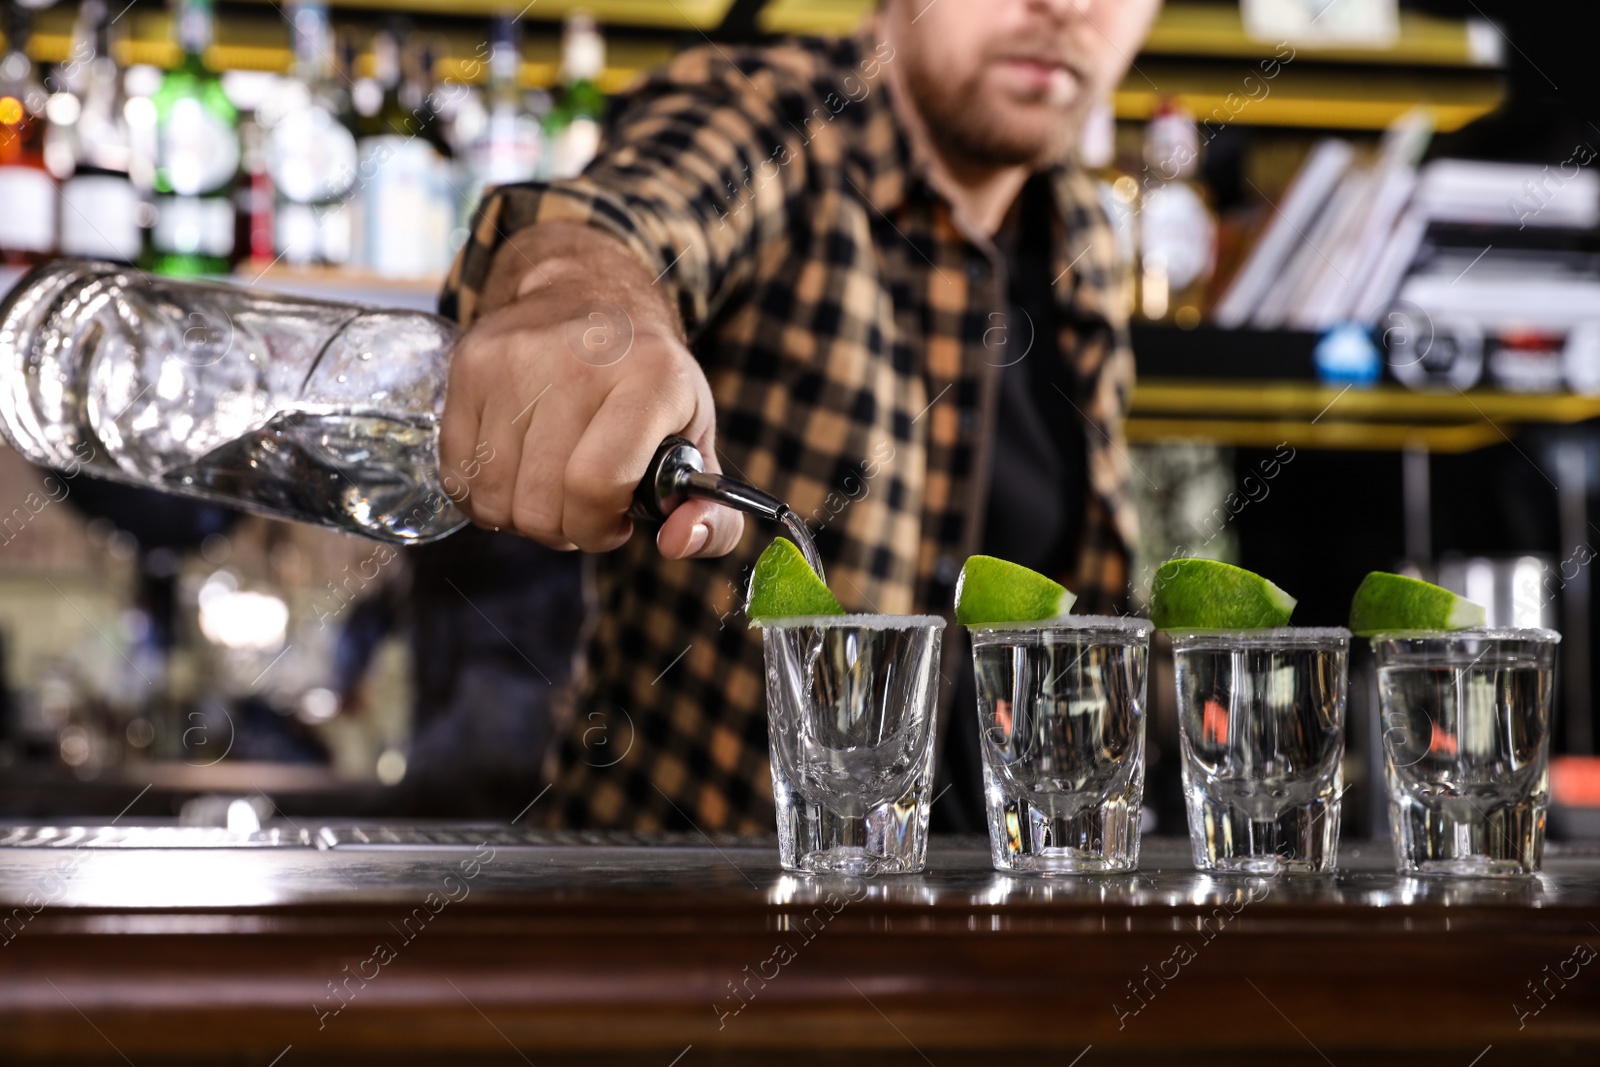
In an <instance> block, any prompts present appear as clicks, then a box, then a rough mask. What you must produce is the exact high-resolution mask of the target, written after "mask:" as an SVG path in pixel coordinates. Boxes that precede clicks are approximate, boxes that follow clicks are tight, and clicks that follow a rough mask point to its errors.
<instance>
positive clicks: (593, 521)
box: [562, 381, 696, 552]
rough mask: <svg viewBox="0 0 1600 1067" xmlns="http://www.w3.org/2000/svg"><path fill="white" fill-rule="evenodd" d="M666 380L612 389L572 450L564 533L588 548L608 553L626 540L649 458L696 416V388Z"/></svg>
mask: <svg viewBox="0 0 1600 1067" xmlns="http://www.w3.org/2000/svg"><path fill="white" fill-rule="evenodd" d="M663 384H664V386H665V387H663V385H658V384H652V385H650V386H648V387H644V388H641V387H637V386H634V385H632V384H631V383H625V384H623V385H620V386H618V387H617V388H616V389H613V390H612V391H611V393H610V394H608V395H607V397H606V399H605V402H604V403H603V404H601V406H600V410H599V411H598V412H596V413H595V416H594V418H593V419H592V420H590V422H589V425H588V428H587V429H586V430H584V432H583V436H582V439H581V440H580V441H578V443H577V447H575V448H574V449H573V450H572V455H571V458H570V459H569V461H568V464H567V469H566V483H565V494H564V495H565V504H564V506H563V509H562V531H563V533H564V534H565V535H566V537H567V538H568V539H569V540H571V541H572V542H574V543H575V544H577V545H578V546H579V547H581V548H583V549H584V550H586V551H591V552H604V551H607V550H609V549H612V548H616V547H617V546H618V545H621V544H622V543H623V542H624V541H626V540H627V539H628V535H629V534H630V532H631V530H632V526H631V524H630V523H629V522H628V521H627V520H626V519H625V518H624V515H625V513H626V512H627V510H628V507H629V505H630V504H631V503H632V502H633V494H634V490H635V489H636V488H638V485H639V481H640V479H641V478H643V477H644V473H645V470H646V469H647V468H648V467H649V465H650V460H651V458H652V457H653V456H654V455H655V453H656V449H657V448H659V447H660V445H661V442H662V440H664V439H665V438H666V437H668V436H670V435H672V434H674V433H677V432H679V431H680V430H681V429H682V428H683V427H684V425H685V424H687V423H689V422H690V421H691V420H692V415H693V410H694V407H695V403H696V396H695V393H694V391H693V390H692V389H688V388H681V387H677V386H675V385H674V384H673V383H671V382H670V381H669V382H666V383H663Z"/></svg>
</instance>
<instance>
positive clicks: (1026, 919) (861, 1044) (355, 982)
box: [0, 826, 1600, 1067]
mask: <svg viewBox="0 0 1600 1067" xmlns="http://www.w3.org/2000/svg"><path fill="white" fill-rule="evenodd" d="M1340 860H1341V864H1342V868H1343V869H1342V871H1341V873H1340V874H1339V875H1338V877H1337V878H1324V879H1291V878H1277V879H1265V878H1243V877H1229V878H1212V877H1207V876H1205V875H1202V874H1199V873H1197V872H1195V871H1194V870H1193V869H1192V867H1191V864H1190V862H1189V859H1188V853H1187V844H1186V842H1181V841H1177V840H1173V839H1162V838H1156V839H1146V840H1145V842H1144V845H1143V850H1142V856H1141V869H1140V870H1139V871H1138V872H1136V873H1132V874H1127V875H1117V876H1089V877H1076V878H1064V877H1058V878H1050V879H1044V878H1013V877H1008V876H1004V875H1000V874H997V873H996V872H995V871H993V870H992V869H991V868H990V865H989V857H988V852H987V846H986V845H985V843H984V842H982V841H980V840H976V839H942V838H935V839H934V841H933V843H932V844H931V846H930V849H929V870H928V872H927V873H926V874H924V875H919V876H915V877H898V878H878V879H871V880H855V879H848V878H835V879H809V878H804V877H795V876H790V875H786V874H784V873H783V872H782V871H781V870H780V869H779V867H778V863H777V850H776V847H775V845H774V843H773V842H771V841H770V840H750V839H742V840H734V839H716V840H713V839H710V838H706V837H702V836H699V835H691V836H683V837H664V838H654V839H633V838H622V837H604V836H596V837H589V838H582V837H578V836H562V835H549V834H536V833H532V832H528V831H524V830H521V829H515V828H507V827H453V828H445V827H440V826H429V827H407V828H392V829H379V828H374V827H355V826H340V827H327V828H324V827H313V826H302V827H291V826H285V827H282V828H280V829H268V830H263V831H260V832H258V833H255V834H251V835H247V836H241V835H230V834H227V833H225V832H223V831H220V830H203V829H179V828H176V827H131V828H107V829H89V830H83V829H67V830H56V831H50V830H41V829H37V828H20V829H9V830H8V829H0V903H3V908H0V1063H3V1064H7V1065H10V1064H21V1063H107V1064H113V1063H114V1064H134V1065H136V1067H146V1065H155V1064H224V1063H226V1064H252V1065H257V1067H299V1065H307V1064H378V1063H383V1064H395V1065H405V1064H424V1063H428V1064H433V1063H438V1064H480V1063H481V1064H488V1063H504V1064H521V1063H529V1064H537V1065H539V1067H547V1065H559V1064H578V1063H605V1064H612V1063H615V1064H623V1063H626V1064H646V1065H656V1067H695V1065H698V1064H743V1063H760V1064H790V1063H796V1064H798V1063H807V1064H817V1063H830V1064H831V1063H840V1064H844V1063H874V1064H932V1065H935V1067H953V1065H960V1064H1013V1063H1040V1064H1052V1065H1059V1067H1072V1065H1081V1067H1097V1065H1104V1064H1137V1063H1168V1062H1173V1063H1183V1064H1187V1065H1201V1064H1224V1063H1228V1064H1236V1063H1252V1064H1253V1063H1272V1064H1334V1065H1337V1067H1346V1065H1350V1067H1356V1065H1366V1064H1441V1065H1449V1067H1500V1065H1511V1064H1545V1063H1573V1064H1594V1063H1597V1062H1600V956H1597V954H1596V950H1597V949H1600V849H1597V848H1592V847H1591V848H1583V847H1579V846H1566V847H1562V846H1556V845H1552V846H1551V847H1550V848H1549V850H1548V852H1547V855H1546V863H1545V872H1544V874H1543V875H1541V876H1540V877H1539V878H1537V879H1527V880H1508V881H1470V882H1457V881H1445V880H1436V879H1427V880H1423V879H1410V878H1401V877H1397V876H1396V875H1395V874H1394V873H1393V872H1392V870H1391V869H1390V862H1391V860H1390V854H1389V849H1388V846H1387V844H1386V843H1372V842H1346V843H1345V844H1344V846H1343V849H1342V851H1341V856H1340Z"/></svg>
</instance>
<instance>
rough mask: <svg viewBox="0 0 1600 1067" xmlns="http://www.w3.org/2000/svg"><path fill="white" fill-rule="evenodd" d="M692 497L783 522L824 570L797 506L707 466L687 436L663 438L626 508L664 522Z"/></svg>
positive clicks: (807, 555) (819, 574)
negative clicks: (630, 506) (631, 501)
mask: <svg viewBox="0 0 1600 1067" xmlns="http://www.w3.org/2000/svg"><path fill="white" fill-rule="evenodd" d="M690 497H700V498H701V499H704V500H715V501H716V502H717V503H719V504H723V505H725V506H727V507H730V508H733V509H734V510H735V511H742V512H744V513H745V514H747V515H755V516H758V517H760V518H763V519H769V520H772V521H774V522H779V523H782V524H783V528H784V530H785V531H786V532H787V533H788V534H789V536H790V537H791V538H793V539H794V543H795V547H797V548H799V549H800V554H801V555H802V556H804V557H805V560H806V562H807V563H809V564H811V569H812V570H814V571H816V572H817V577H818V578H822V579H823V581H824V582H826V581H827V578H826V576H825V575H824V574H823V573H822V557H821V556H820V555H818V554H817V545H816V542H815V541H813V540H812V539H811V531H810V530H808V529H806V523H805V520H804V519H802V518H801V517H800V515H799V513H797V512H796V511H795V510H794V509H793V508H791V507H790V506H789V505H788V504H785V503H784V502H783V501H781V500H779V499H778V498H777V497H775V496H772V495H771V494H770V493H764V492H762V491H761V490H760V489H757V488H756V487H755V486H753V485H750V484H749V483H747V482H741V481H739V480H738V479H736V478H729V477H728V476H727V475H725V474H718V473H715V472H710V471H707V470H706V468H705V457H704V456H702V455H701V454H700V450H699V449H697V448H695V446H694V444H693V443H692V442H690V441H689V440H688V439H687V438H684V437H680V436H677V435H673V436H671V437H668V438H667V439H666V440H665V441H662V442H661V445H660V447H659V448H657V449H656V454H655V456H654V457H653V458H652V459H651V460H650V465H649V466H648V467H647V468H646V469H645V474H644V477H643V478H641V479H640V480H639V487H638V488H637V489H636V490H634V494H633V507H632V508H630V509H629V512H628V514H629V515H631V516H633V517H634V518H636V519H644V520H646V521H649V522H661V521H662V520H663V519H665V518H666V517H667V516H668V515H670V514H671V513H672V512H673V510H674V509H675V508H677V506H678V505H679V504H681V503H683V501H685V500H687V499H688V498H690Z"/></svg>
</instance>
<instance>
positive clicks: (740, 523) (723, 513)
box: [656, 419, 744, 559]
mask: <svg viewBox="0 0 1600 1067" xmlns="http://www.w3.org/2000/svg"><path fill="white" fill-rule="evenodd" d="M705 421H706V423H707V425H706V426H705V427H704V428H703V429H699V431H698V432H695V430H696V427H694V426H690V427H687V428H686V429H685V430H684V436H686V437H689V438H690V440H692V441H694V443H695V447H696V448H698V449H699V450H700V455H701V456H703V457H704V458H705V461H706V471H707V472H709V473H711V474H721V473H722V458H721V457H720V456H719V455H717V441H716V431H715V428H714V427H713V426H711V425H710V420H709V419H707V420H705ZM691 434H692V436H691ZM735 477H738V475H737V474H736V475H735ZM696 527H699V529H697V528H696ZM702 531H703V532H702ZM743 536H744V515H743V513H741V512H738V511H735V510H733V509H732V508H730V507H725V506H723V505H721V504H717V503H714V502H712V501H709V500H694V499H691V500H688V501H685V502H684V503H683V504H682V505H680V506H679V507H678V509H677V510H676V511H674V512H673V513H672V514H671V515H669V516H667V521H666V522H665V523H663V524H662V526H661V530H660V531H659V532H658V533H657V534H656V547H657V548H659V549H660V550H661V554H662V555H664V556H666V557H667V558H668V559H685V558H689V557H693V558H695V559H711V558H712V557H715V556H725V555H727V554H728V553H729V552H732V551H733V549H734V546H735V545H737V544H738V543H739V538H741V537H743Z"/></svg>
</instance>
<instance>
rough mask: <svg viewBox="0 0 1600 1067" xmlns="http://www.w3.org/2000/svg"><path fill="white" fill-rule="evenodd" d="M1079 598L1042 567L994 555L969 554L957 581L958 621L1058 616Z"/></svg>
mask: <svg viewBox="0 0 1600 1067" xmlns="http://www.w3.org/2000/svg"><path fill="white" fill-rule="evenodd" d="M1077 599H1078V597H1077V594H1075V593H1072V592H1070V591H1068V589H1067V587H1066V586H1064V585H1062V584H1061V583H1060V582H1052V581H1051V580H1050V579H1049V578H1046V577H1045V576H1044V575H1042V574H1040V573H1039V572H1038V571H1032V570H1029V569H1028V568H1027V567H1023V566H1021V565H1019V564H1016V563H1007V562H1006V561H1005V560H1003V559H995V558H994V557H993V556H968V557H967V563H966V566H964V567H962V568H961V577H960V578H959V579H957V581H956V621H957V622H959V623H961V625H963V626H988V625H990V624H993V623H1001V622H1037V621H1039V620H1040V619H1054V618H1056V617H1057V616H1059V615H1065V614H1066V613H1067V612H1069V611H1071V610H1072V602H1073V601H1075V600H1077Z"/></svg>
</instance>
